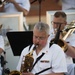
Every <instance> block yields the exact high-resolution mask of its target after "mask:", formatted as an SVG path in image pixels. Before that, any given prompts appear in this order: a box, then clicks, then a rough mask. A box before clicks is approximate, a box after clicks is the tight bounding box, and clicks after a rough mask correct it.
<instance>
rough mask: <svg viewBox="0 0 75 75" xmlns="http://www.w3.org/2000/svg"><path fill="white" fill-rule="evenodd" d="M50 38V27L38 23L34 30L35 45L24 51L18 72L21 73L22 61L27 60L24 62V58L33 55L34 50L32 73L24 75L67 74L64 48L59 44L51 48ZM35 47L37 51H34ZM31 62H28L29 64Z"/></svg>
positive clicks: (24, 74)
mask: <svg viewBox="0 0 75 75" xmlns="http://www.w3.org/2000/svg"><path fill="white" fill-rule="evenodd" d="M48 37H49V25H47V24H45V23H43V22H38V23H36V24H35V26H34V29H33V45H32V46H31V48H30V46H27V47H26V48H24V49H23V51H22V53H21V56H20V60H19V63H18V65H17V70H18V71H20V69H21V64H22V61H24V60H25V59H24V60H23V58H24V56H27V54H31V51H32V50H34V51H33V53H32V56H33V59H34V62H33V66H32V69H31V71H29V70H28V71H29V72H24V73H23V75H64V73H65V72H67V65H66V60H65V55H64V52H63V50H62V48H61V47H60V46H59V45H57V44H53V45H52V46H51V47H49V41H48ZM34 47H35V49H33V48H34ZM25 58H26V57H25ZM37 58H38V60H37ZM29 60H30V59H28V60H26V61H28V64H29ZM36 60H37V62H36ZM35 62H36V63H35ZM24 63H27V62H24ZM25 67H27V66H25ZM41 71H42V72H41ZM40 72H41V73H40Z"/></svg>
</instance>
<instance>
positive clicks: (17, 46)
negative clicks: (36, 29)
mask: <svg viewBox="0 0 75 75" xmlns="http://www.w3.org/2000/svg"><path fill="white" fill-rule="evenodd" d="M6 35H7V38H8V41H9V43H10V46H11V49H12V52H13V55H14V56H20V54H21V51H22V50H23V48H25V47H26V46H28V45H30V44H33V43H32V38H33V31H19V32H18V31H12V32H7V33H6Z"/></svg>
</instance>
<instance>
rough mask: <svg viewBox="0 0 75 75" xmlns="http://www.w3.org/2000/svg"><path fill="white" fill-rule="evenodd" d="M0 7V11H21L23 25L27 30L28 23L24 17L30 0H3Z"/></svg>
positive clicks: (28, 8) (27, 11)
mask: <svg viewBox="0 0 75 75" xmlns="http://www.w3.org/2000/svg"><path fill="white" fill-rule="evenodd" d="M4 1H5V2H4V3H3V5H2V7H0V12H5V13H16V12H23V16H24V19H23V20H24V25H25V27H26V30H28V25H27V24H26V19H25V17H26V16H27V15H28V13H29V10H30V1H29V0H4Z"/></svg>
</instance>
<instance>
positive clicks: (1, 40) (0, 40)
mask: <svg viewBox="0 0 75 75" xmlns="http://www.w3.org/2000/svg"><path fill="white" fill-rule="evenodd" d="M0 48H2V49H3V50H4V39H3V36H1V35H0Z"/></svg>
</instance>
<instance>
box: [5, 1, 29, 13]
mask: <svg viewBox="0 0 75 75" xmlns="http://www.w3.org/2000/svg"><path fill="white" fill-rule="evenodd" d="M15 1H16V2H17V3H18V4H19V5H20V6H21V7H23V8H25V9H26V10H28V11H29V10H30V3H29V0H15ZM4 8H5V12H9V13H10V12H11V13H12V12H18V10H17V9H16V8H15V6H14V5H13V4H12V3H6V4H5V6H4Z"/></svg>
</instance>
